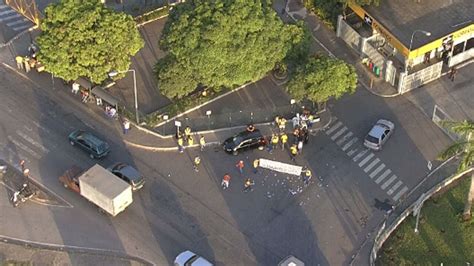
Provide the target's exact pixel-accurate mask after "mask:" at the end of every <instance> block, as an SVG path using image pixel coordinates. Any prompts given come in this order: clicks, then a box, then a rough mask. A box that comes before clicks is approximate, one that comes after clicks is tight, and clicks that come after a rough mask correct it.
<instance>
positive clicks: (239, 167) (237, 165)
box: [235, 160, 244, 175]
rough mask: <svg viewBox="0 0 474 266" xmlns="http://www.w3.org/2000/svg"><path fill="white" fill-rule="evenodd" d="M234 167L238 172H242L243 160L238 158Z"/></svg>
mask: <svg viewBox="0 0 474 266" xmlns="http://www.w3.org/2000/svg"><path fill="white" fill-rule="evenodd" d="M235 167H237V169H239V172H240V174H241V175H242V174H244V161H242V160H240V161H238V162H237V164H236V165H235Z"/></svg>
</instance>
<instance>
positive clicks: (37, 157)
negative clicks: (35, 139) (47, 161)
mask: <svg viewBox="0 0 474 266" xmlns="http://www.w3.org/2000/svg"><path fill="white" fill-rule="evenodd" d="M8 139H9V140H10V141H11V142H12V143H13V144H15V146H16V147H18V148H20V149H22V150H24V151H25V152H27V153H28V154H30V155H31V156H33V157H35V158H36V159H40V158H41V155H39V154H38V153H36V152H35V151H34V150H32V149H30V148H29V147H28V146H26V145H25V144H23V143H21V142H19V141H18V140H16V139H14V138H13V137H12V136H8Z"/></svg>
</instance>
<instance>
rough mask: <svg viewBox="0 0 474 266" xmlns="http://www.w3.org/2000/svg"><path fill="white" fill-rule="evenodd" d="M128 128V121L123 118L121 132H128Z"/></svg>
mask: <svg viewBox="0 0 474 266" xmlns="http://www.w3.org/2000/svg"><path fill="white" fill-rule="evenodd" d="M128 130H130V121H128V120H127V119H125V120H123V134H124V135H126V134H127V133H128Z"/></svg>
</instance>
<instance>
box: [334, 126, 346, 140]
mask: <svg viewBox="0 0 474 266" xmlns="http://www.w3.org/2000/svg"><path fill="white" fill-rule="evenodd" d="M346 130H347V127H343V128H341V129H340V130H339V131H338V132H337V133H336V134H334V135H332V137H331V139H332V140H335V139H337V138H338V137H339V136H340V135H342V133H344V132H346Z"/></svg>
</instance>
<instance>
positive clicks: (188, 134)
mask: <svg viewBox="0 0 474 266" xmlns="http://www.w3.org/2000/svg"><path fill="white" fill-rule="evenodd" d="M190 137H191V128H190V127H189V126H187V127H186V128H185V129H184V138H185V139H186V140H188V139H189V138H190Z"/></svg>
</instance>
